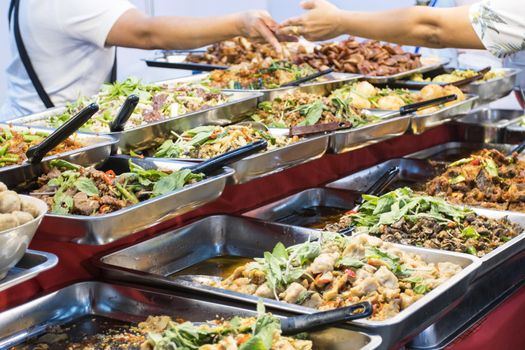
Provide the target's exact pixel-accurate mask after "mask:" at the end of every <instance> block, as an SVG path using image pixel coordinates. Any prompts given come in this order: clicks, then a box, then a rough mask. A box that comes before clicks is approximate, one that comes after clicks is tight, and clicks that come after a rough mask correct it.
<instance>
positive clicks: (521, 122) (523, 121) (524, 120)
mask: <svg viewBox="0 0 525 350" xmlns="http://www.w3.org/2000/svg"><path fill="white" fill-rule="evenodd" d="M518 125H519V126H525V115H522V116H521V117H520V120H519V121H518Z"/></svg>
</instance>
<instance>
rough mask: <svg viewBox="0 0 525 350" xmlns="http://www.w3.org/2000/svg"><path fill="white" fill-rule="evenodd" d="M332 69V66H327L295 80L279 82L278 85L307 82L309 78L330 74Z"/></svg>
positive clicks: (296, 84) (289, 85) (291, 85)
mask: <svg viewBox="0 0 525 350" xmlns="http://www.w3.org/2000/svg"><path fill="white" fill-rule="evenodd" d="M333 71H334V70H333V69H332V68H328V69H325V70H321V71H318V72H315V73H313V74H310V75H307V76H305V77H302V78H299V79H295V80H292V81H289V82H288V83H284V84H281V86H280V87H282V88H283V87H294V86H299V85H301V84H304V83H306V82H309V81H310V80H314V79H317V78H319V77H322V76H325V75H327V74H330V73H333Z"/></svg>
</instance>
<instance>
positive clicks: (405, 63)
mask: <svg viewBox="0 0 525 350" xmlns="http://www.w3.org/2000/svg"><path fill="white" fill-rule="evenodd" d="M419 57H420V55H418V54H414V53H411V52H406V51H404V50H403V48H402V47H401V46H394V45H391V44H388V43H382V42H379V41H374V40H367V41H362V42H360V41H357V40H356V39H355V38H353V37H349V38H348V39H347V40H343V41H340V42H331V43H326V44H321V45H320V46H319V47H316V48H315V49H314V52H312V53H305V54H299V55H297V57H295V61H296V62H299V63H308V64H309V65H311V66H312V67H315V68H316V69H319V70H322V69H326V68H333V69H335V70H336V71H337V72H342V73H361V74H365V75H373V76H385V75H394V74H398V73H401V72H405V71H407V70H412V69H415V68H418V67H421V61H420V59H419Z"/></svg>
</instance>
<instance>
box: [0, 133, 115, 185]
mask: <svg viewBox="0 0 525 350" xmlns="http://www.w3.org/2000/svg"><path fill="white" fill-rule="evenodd" d="M0 127H2V128H7V127H9V125H7V124H0ZM11 130H15V131H26V130H30V131H34V132H46V133H51V132H52V130H51V129H48V128H38V127H27V126H15V125H13V126H11ZM73 137H74V138H75V140H77V141H78V142H80V143H82V144H83V145H85V146H84V147H81V148H79V149H76V150H73V151H69V152H64V153H59V154H55V155H52V156H47V157H44V158H43V159H42V161H41V162H40V163H37V164H30V163H28V162H24V163H23V164H20V165H9V166H5V167H1V168H0V181H2V182H3V183H5V184H6V185H7V187H9V188H13V187H17V186H20V185H23V184H24V183H26V182H28V181H31V180H32V179H33V178H35V176H38V174H41V173H42V172H43V171H45V169H47V167H48V165H49V163H50V162H51V161H52V160H54V159H64V160H67V161H69V162H73V163H76V164H79V165H82V166H91V165H97V164H101V163H103V162H104V161H105V160H106V159H108V157H109V155H110V154H111V148H112V147H113V145H114V144H115V143H116V142H117V141H116V140H115V139H114V138H113V137H111V136H98V135H93V134H86V133H77V134H76V135H74V136H73Z"/></svg>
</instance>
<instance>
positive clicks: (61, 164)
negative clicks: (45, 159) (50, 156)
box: [49, 159, 81, 170]
mask: <svg viewBox="0 0 525 350" xmlns="http://www.w3.org/2000/svg"><path fill="white" fill-rule="evenodd" d="M49 165H50V166H51V167H53V168H57V169H68V170H79V169H80V168H81V166H80V165H76V164H73V163H70V162H68V161H66V160H63V159H54V160H52V161H51V162H50V163H49Z"/></svg>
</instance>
